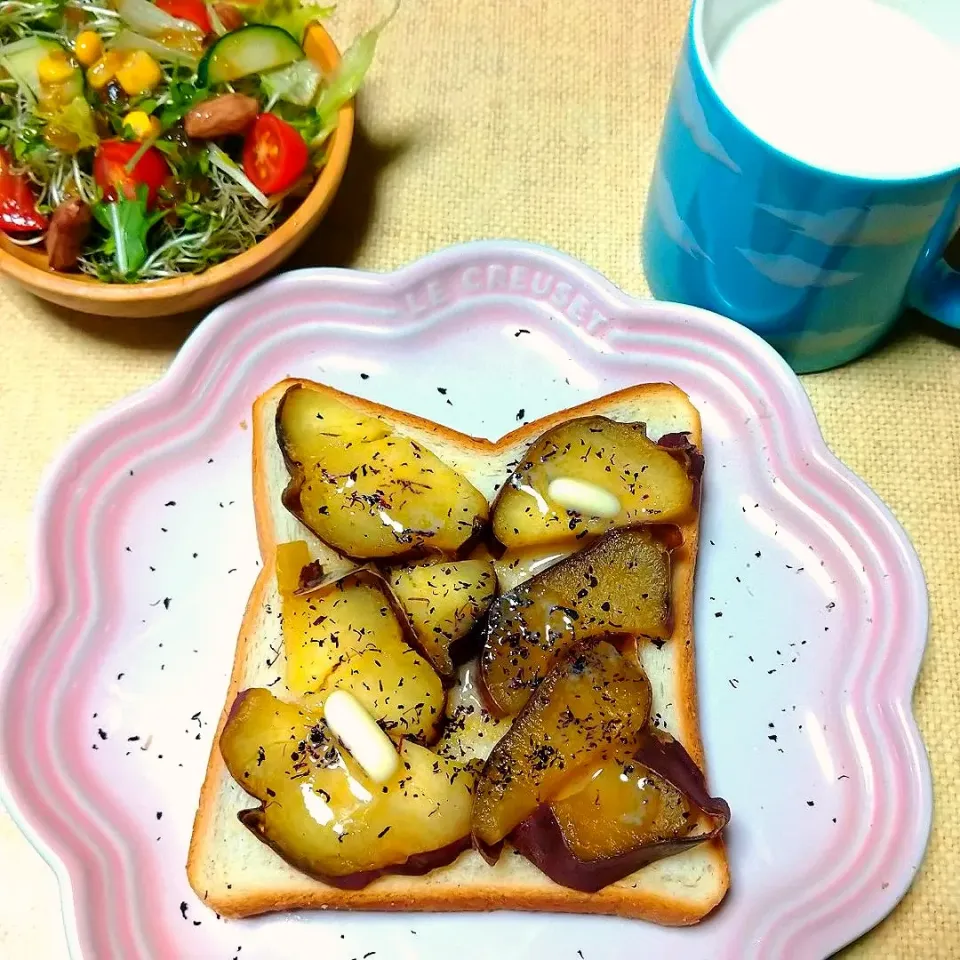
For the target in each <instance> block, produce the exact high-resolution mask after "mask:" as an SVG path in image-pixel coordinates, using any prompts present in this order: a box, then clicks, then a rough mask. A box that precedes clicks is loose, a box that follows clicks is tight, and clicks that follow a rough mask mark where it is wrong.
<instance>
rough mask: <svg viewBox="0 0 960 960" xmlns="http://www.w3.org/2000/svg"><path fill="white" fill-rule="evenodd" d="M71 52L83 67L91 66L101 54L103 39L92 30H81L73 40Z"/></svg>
mask: <svg viewBox="0 0 960 960" xmlns="http://www.w3.org/2000/svg"><path fill="white" fill-rule="evenodd" d="M73 52H74V54H75V55H76V57H77V59H78V60H79V61H80V63H81V64H83V66H85V67H92V66H93V65H94V64H95V63H96V62H97V61H98V60H99V59H100V57H101V56H103V41H102V40H101V39H100V36H99V34H97V33H94V31H93V30H81V31H80V33H78V34H77V39H76V40H74V41H73Z"/></svg>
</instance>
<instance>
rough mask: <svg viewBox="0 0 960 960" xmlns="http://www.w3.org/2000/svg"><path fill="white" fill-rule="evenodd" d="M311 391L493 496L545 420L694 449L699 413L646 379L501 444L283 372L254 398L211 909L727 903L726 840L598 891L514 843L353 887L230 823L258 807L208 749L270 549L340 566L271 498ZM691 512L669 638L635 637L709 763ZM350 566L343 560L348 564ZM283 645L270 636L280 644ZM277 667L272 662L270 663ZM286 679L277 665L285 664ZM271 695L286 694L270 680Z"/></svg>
mask: <svg viewBox="0 0 960 960" xmlns="http://www.w3.org/2000/svg"><path fill="white" fill-rule="evenodd" d="M298 383H299V384H303V385H305V386H309V387H311V388H313V389H317V390H320V391H322V392H324V393H326V394H328V395H329V396H332V397H334V398H336V399H338V400H339V401H341V402H342V403H345V404H347V405H349V406H351V407H353V408H355V409H356V410H358V411H360V412H362V413H365V414H368V415H370V416H374V417H379V418H381V419H383V420H385V421H387V422H388V423H389V424H390V425H391V426H392V427H393V428H394V429H395V430H396V432H398V433H401V434H405V435H408V436H411V437H413V439H415V440H417V442H420V443H423V444H424V445H425V446H427V447H428V448H430V449H432V450H433V451H434V452H435V453H437V455H438V456H440V457H441V459H443V460H445V461H446V462H447V463H449V464H450V465H451V466H453V467H454V468H455V469H458V470H460V471H461V472H462V473H463V474H464V475H466V476H467V478H468V479H470V480H471V482H473V483H474V484H475V485H476V486H477V487H478V488H479V489H481V491H483V492H484V493H486V494H487V495H488V496H490V497H491V499H492V496H491V494H492V489H491V484H490V483H489V482H487V483H486V484H484V483H483V479H484V477H483V476H482V474H483V473H484V472H486V473H487V474H488V475H495V476H497V477H498V478H499V479H500V480H502V478H503V477H504V476H506V473H507V470H506V464H507V462H508V461H509V460H511V459H513V458H514V457H515V456H516V455H517V454H518V453H519V452H520V451H522V450H524V449H525V448H526V447H527V445H529V443H531V442H532V441H533V440H535V439H536V438H537V437H538V436H539V435H540V434H542V433H543V432H544V431H545V430H547V429H549V428H550V427H552V426H555V425H557V424H560V423H563V422H564V421H566V420H569V419H571V418H573V417H581V416H589V415H606V416H611V417H612V418H613V419H620V420H633V421H637V420H644V421H646V422H647V423H648V424H649V425H650V426H651V429H650V433H651V436H652V437H654V438H655V439H656V438H658V437H659V436H662V435H663V434H664V433H668V432H673V431H674V430H686V431H687V432H689V433H690V435H691V439H692V441H693V442H694V443H695V444H696V445H697V447H698V448H700V449H702V448H703V444H702V439H703V438H702V433H701V426H700V417H699V414H698V413H697V411H696V409H695V408H694V407H693V405H692V404H691V403H690V401H689V398H688V397H687V396H686V394H685V393H683V391H681V390H680V389H679V388H678V387H676V386H674V385H672V384H664V383H656V384H641V385H638V386H635V387H629V388H627V389H625V390H620V391H618V392H616V393H612V394H608V395H606V396H604V397H601V398H599V399H597V400H593V401H590V402H587V403H583V404H580V405H578V406H575V407H571V408H569V409H567V410H563V411H560V412H558V413H555V414H551V415H550V416H547V417H544V418H541V419H540V420H537V421H534V422H532V423H529V424H526V425H524V426H523V427H520V428H518V429H516V430H513V431H512V432H510V433H508V434H507V435H506V436H504V437H501V438H500V439H499V440H496V441H491V440H487V439H483V438H479V437H472V436H468V435H466V434H462V433H459V432H457V431H455V430H452V429H450V428H448V427H444V426H442V425H440V424H437V423H434V422H432V421H428V420H424V419H422V418H420V417H416V416H413V415H412V414H409V413H405V412H402V411H398V410H393V409H391V408H390V407H386V406H383V405H381V404H378V403H374V402H372V401H369V400H364V399H361V398H359V397H354V396H352V395H350V394H346V393H342V392H341V391H338V390H335V389H333V388H332V387H328V386H325V385H321V384H316V383H312V382H311V381H307V380H293V379H289V380H284V381H282V382H281V383H278V384H276V385H275V386H274V387H272V388H271V389H270V390H268V391H267V392H266V393H264V394H262V395H261V396H260V397H258V398H257V400H256V402H255V403H254V409H253V494H254V508H255V515H256V523H257V536H258V541H259V546H260V553H261V556H262V559H263V565H262V569H261V572H260V575H259V577H258V578H257V581H256V583H255V585H254V587H253V590H252V591H251V594H250V598H249V600H248V602H247V606H246V610H245V612H244V617H243V621H242V624H241V628H240V635H239V639H238V642H237V648H236V655H235V658H234V664H233V671H232V674H231V677H230V685H229V689H228V691H227V696H226V700H225V704H224V708H223V712H222V714H221V716H220V720H219V723H218V725H217V731H216V735H215V737H214V740H213V745H212V749H211V753H210V760H209V763H208V766H207V772H206V776H205V778H204V782H203V787H202V789H201V794H200V802H199V806H198V810H197V815H196V819H195V822H194V828H193V835H192V838H191V842H190V850H189V854H188V860H187V875H188V878H189V880H190V884H191V886H192V887H193V889H194V890H195V891H196V893H197V895H198V896H200V897H201V898H202V899H203V900H204V901H205V902H206V903H207V905H208V906H210V907H211V908H212V909H214V910H216V911H217V912H218V913H220V914H222V915H224V916H230V917H245V916H253V915H256V914H261V913H267V912H271V911H277V910H291V909H303V908H307V909H310V908H313V909H318V908H322V909H330V908H333V909H348V910H382V911H479V910H496V909H509V910H536V911H554V912H563V913H596V914H613V915H616V916H622V917H635V918H641V919H645V920H651V921H654V922H656V923H661V924H667V925H685V924H690V923H696V922H697V921H698V920H701V919H702V918H703V917H704V916H706V915H707V914H708V913H709V912H710V911H711V910H713V909H714V908H715V907H716V906H717V904H719V903H720V901H721V900H722V899H723V897H724V895H725V894H726V892H727V889H728V887H729V883H730V876H729V866H728V862H727V857H726V854H725V851H724V847H723V843H722V841H721V840H720V839H719V838H717V839H714V840H711V841H708V842H706V843H702V844H698V845H696V846H694V847H691V848H689V849H688V850H686V851H684V852H683V853H680V854H678V855H676V856H673V857H668V858H666V859H664V860H660V861H657V862H655V863H653V864H651V865H649V866H647V867H645V868H644V869H642V870H640V871H638V872H637V873H635V874H633V875H631V876H630V877H626V878H625V879H623V880H621V881H619V882H618V883H615V884H611V885H610V886H608V887H606V888H604V889H603V890H600V891H599V892H597V893H592V894H588V893H581V892H579V891H576V890H570V889H568V888H566V887H561V886H559V885H558V884H555V883H553V882H552V881H551V880H549V879H547V878H546V877H545V876H544V875H543V874H541V873H540V872H539V871H538V870H537V869H536V868H535V867H534V866H533V865H532V864H530V863H529V862H528V861H526V860H525V859H524V858H523V857H521V856H519V855H518V854H516V853H515V851H512V850H509V849H508V850H507V851H506V852H505V854H504V856H503V857H502V858H501V860H500V862H499V863H498V864H497V865H496V866H495V867H489V866H487V865H486V863H485V862H484V861H483V860H482V859H481V858H480V856H479V855H478V854H477V853H475V852H474V851H467V852H465V853H463V854H462V855H461V856H460V857H459V858H458V859H457V860H456V861H455V862H454V863H452V864H450V865H449V866H447V867H443V868H441V869H438V870H434V871H432V872H431V873H429V874H427V875H426V876H424V877H402V876H385V877H383V878H381V879H378V880H376V881H375V882H373V883H372V884H370V885H369V886H367V887H365V888H364V889H362V890H353V891H351V890H340V889H337V888H335V887H330V886H328V885H326V884H323V883H320V882H319V881H316V880H313V879H312V878H310V877H307V876H305V875H304V874H301V873H300V872H299V871H297V870H295V869H294V868H293V867H291V866H289V865H288V864H286V863H285V862H284V861H283V860H281V859H280V858H279V857H277V856H276V855H275V854H274V853H273V852H272V851H270V850H269V849H268V848H267V847H266V845H264V844H262V843H261V842H260V841H259V840H257V839H256V838H255V837H253V836H252V835H251V834H249V833H248V832H247V831H246V829H245V828H244V827H242V825H240V824H239V821H238V820H237V817H236V814H237V812H239V810H241V809H245V808H248V807H250V806H252V805H254V804H255V801H254V800H253V798H251V797H249V796H248V795H247V794H245V793H244V792H243V791H242V790H241V788H240V787H239V786H238V785H237V784H235V783H234V781H233V780H232V778H231V777H230V775H229V773H228V772H227V770H226V766H225V764H224V762H223V759H222V758H221V756H220V751H219V749H218V747H217V744H218V743H219V739H220V734H221V732H222V730H223V727H224V724H225V723H226V719H227V715H228V713H229V709H230V706H231V704H232V703H233V700H234V698H235V697H236V695H237V694H238V693H239V692H240V691H241V690H242V689H244V688H246V687H249V686H256V685H263V684H265V683H266V682H268V681H267V680H265V679H264V666H263V664H264V662H265V661H264V658H263V657H261V656H260V654H261V653H263V652H264V651H267V652H268V653H269V650H268V647H267V644H268V643H269V642H270V639H271V636H272V634H271V631H272V632H273V634H276V635H279V630H278V629H277V627H276V626H275V623H276V621H275V615H274V614H271V610H272V606H271V604H272V603H277V602H278V598H277V597H276V587H275V576H274V558H275V552H276V546H277V544H278V543H281V542H284V541H285V540H289V539H305V540H306V541H307V542H308V544H309V545H310V548H311V551H312V555H313V556H314V557H316V558H318V559H320V560H321V562H323V563H325V564H329V563H332V564H336V563H337V562H339V561H340V560H341V558H339V557H337V555H336V554H334V553H333V552H332V551H331V550H330V548H329V547H327V546H326V545H325V544H323V543H322V542H321V541H319V540H318V539H317V538H316V537H315V536H313V534H311V533H310V531H308V530H307V529H306V528H305V527H303V526H302V525H301V524H300V523H299V522H298V521H296V520H295V519H294V518H292V517H291V516H290V515H289V514H288V513H287V512H286V511H285V510H284V509H283V508H282V506H281V504H280V493H281V491H282V484H283V482H285V479H286V472H285V470H282V472H281V466H280V465H282V461H281V460H280V458H279V451H278V450H277V449H276V447H277V444H276V431H275V412H276V408H277V405H278V404H279V401H280V398H281V397H282V396H283V394H284V393H285V392H286V390H287V389H288V388H289V387H290V386H293V385H294V384H298ZM698 528H699V524H698V520H697V519H695V520H693V521H692V522H690V523H687V524H685V525H684V526H683V528H682V529H683V536H684V543H683V546H682V547H681V548H680V549H679V550H677V551H675V552H674V557H673V559H674V562H673V569H672V578H673V582H672V596H673V607H674V618H675V622H674V632H673V635H672V637H671V640H670V641H669V642H668V643H666V644H664V645H663V646H662V648H659V649H658V648H657V647H655V646H654V645H652V644H644V645H642V647H641V648H640V651H639V652H640V654H641V660H642V662H643V665H644V667H645V668H646V670H647V673H648V675H650V677H651V680H652V682H653V685H654V712H655V713H656V714H658V715H659V716H660V720H659V721H658V722H659V723H660V725H661V726H662V727H664V728H665V729H668V730H669V731H670V732H671V733H672V734H673V735H674V736H675V737H677V739H679V740H680V741H681V742H682V743H683V745H684V746H685V748H686V749H687V751H688V753H689V754H690V755H691V757H693V759H694V760H695V761H696V763H697V764H698V765H699V766H700V767H701V769H705V765H704V753H703V745H702V741H701V737H700V729H699V721H698V713H697V695H696V671H695V658H694V644H693V622H692V620H693V583H694V569H695V564H696V556H697V547H698V533H699V529H698ZM345 566H346V564H345ZM278 646H279V644H278ZM273 672H274V673H276V668H275V667H274V670H273ZM281 673H282V671H281ZM277 692H279V693H281V694H282V692H283V688H282V687H279V688H278V689H277Z"/></svg>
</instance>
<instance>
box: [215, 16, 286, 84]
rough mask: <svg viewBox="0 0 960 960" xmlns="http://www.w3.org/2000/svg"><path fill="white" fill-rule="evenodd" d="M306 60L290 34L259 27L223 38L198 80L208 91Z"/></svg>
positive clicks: (242, 30) (276, 29)
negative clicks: (220, 85) (223, 84)
mask: <svg viewBox="0 0 960 960" xmlns="http://www.w3.org/2000/svg"><path fill="white" fill-rule="evenodd" d="M303 58H304V52H303V50H302V49H301V47H300V44H299V43H297V41H296V40H295V39H294V38H293V37H292V36H290V34H289V33H287V31H286V30H281V29H280V27H268V26H265V25H264V24H259V23H255V24H251V25H250V26H247V27H241V28H240V29H239V30H231V31H230V33H228V34H226V35H225V36H222V37H221V38H220V39H219V40H218V41H217V42H216V43H215V44H214V45H213V46H212V47H211V48H210V49H209V50H208V51H207V53H206V55H205V56H204V58H203V59H202V60H201V61H200V66H199V67H198V68H197V79H198V80H199V82H200V84H201V85H202V86H205V87H209V86H214V85H215V84H218V83H230V82H231V81H232V80H239V79H240V78H241V77H246V76H249V75H250V74H251V73H262V72H263V71H264V70H273V69H275V68H276V67H285V66H286V65H287V64H288V63H293V62H294V61H295V60H302V59H303Z"/></svg>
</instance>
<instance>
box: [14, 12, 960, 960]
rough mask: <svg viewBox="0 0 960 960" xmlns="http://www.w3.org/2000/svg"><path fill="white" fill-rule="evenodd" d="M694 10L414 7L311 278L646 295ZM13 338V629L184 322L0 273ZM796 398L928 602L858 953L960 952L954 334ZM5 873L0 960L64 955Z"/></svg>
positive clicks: (21, 874) (384, 69)
mask: <svg viewBox="0 0 960 960" xmlns="http://www.w3.org/2000/svg"><path fill="white" fill-rule="evenodd" d="M383 3H384V4H385V3H386V0H383ZM343 6H344V7H347V8H349V9H348V10H345V11H343V13H342V15H339V19H338V20H335V22H334V27H335V31H334V32H335V34H336V35H337V36H339V37H340V38H342V39H348V38H349V37H351V36H352V35H353V33H354V31H355V30H356V29H357V28H358V27H359V26H360V25H361V24H365V23H369V22H371V20H372V19H373V17H374V15H375V10H376V9H377V8H376V7H375V6H374V4H373V3H372V2H371V0H343ZM686 6H687V4H686V2H685V0H633V2H628V0H604V2H598V0H512V2H509V3H506V2H498V0H475V2H473V3H460V2H457V0H405V6H404V8H403V10H402V11H401V13H400V15H399V17H398V18H397V20H396V21H395V22H394V24H393V25H392V26H391V27H390V30H389V31H388V32H387V34H386V35H385V37H384V39H383V43H382V47H381V50H380V57H379V62H378V65H377V67H376V69H375V72H374V75H373V77H372V78H371V81H370V83H369V85H368V87H367V89H366V91H365V92H364V96H363V100H362V104H361V108H360V119H361V128H360V131H359V134H358V137H357V140H356V144H355V148H354V153H353V156H352V158H351V161H350V166H349V169H348V173H347V177H346V180H345V183H344V185H343V188H342V190H341V194H340V197H339V199H338V201H337V203H336V205H335V207H334V209H333V210H332V212H331V214H330V215H329V216H328V218H327V220H326V221H325V223H324V224H323V225H322V226H321V228H320V230H319V232H318V233H317V235H316V237H315V238H314V239H312V240H311V241H309V242H308V249H307V250H306V251H305V252H304V253H303V254H302V255H301V256H300V258H299V260H298V263H299V264H300V265H305V264H311V263H323V264H328V263H334V264H350V265H357V266H361V267H368V268H374V269H381V268H388V267H392V266H395V265H397V264H400V263H403V262H404V261H407V260H410V259H412V258H414V257H417V256H419V255H421V254H423V253H426V252H427V251H430V250H433V249H435V248H436V247H439V246H443V245H446V244H450V243H455V242H458V241H461V240H468V239H473V238H477V237H520V238H524V239H528V240H535V241H540V242H543V243H546V244H551V245H553V246H556V247H559V248H561V249H563V250H566V251H568V252H570V253H572V254H574V255H575V256H577V257H580V258H582V259H583V260H585V261H586V262H587V263H590V264H592V265H593V266H595V267H597V268H598V269H599V270H601V271H602V272H603V273H605V274H606V275H607V276H609V277H610V278H612V279H613V280H614V281H615V282H617V283H618V284H620V285H621V286H623V287H624V288H626V289H627V290H630V291H634V292H643V291H645V284H644V281H643V277H642V275H641V272H640V267H639V264H638V257H637V237H638V228H639V224H640V218H641V213H642V210H643V205H644V198H645V193H646V186H647V182H648V179H649V176H650V168H651V163H652V161H653V156H654V150H655V147H656V141H657V136H658V133H659V123H660V118H661V115H662V111H663V107H664V104H665V102H666V97H667V91H668V87H669V80H670V74H671V71H672V65H673V61H674V57H675V53H676V50H677V47H678V43H679V40H680V36H681V34H682V31H683V25H684V21H685V17H686ZM380 9H382V7H380ZM0 324H2V342H3V349H2V350H0V414H2V415H0V451H2V453H0V492H2V496H0V532H2V536H0V624H2V627H3V629H6V628H7V627H8V625H9V624H10V623H11V619H12V618H13V617H14V616H15V613H16V610H17V608H18V607H19V605H20V604H21V603H22V601H23V598H24V596H25V591H26V587H27V583H26V575H25V570H24V553H25V548H26V537H27V532H28V526H29V518H30V512H31V502H32V498H33V495H34V491H35V489H36V486H37V481H38V478H39V475H40V472H41V470H42V468H43V466H44V465H45V464H46V463H47V461H48V460H49V459H50V458H51V457H53V456H54V455H55V454H56V453H57V451H58V450H59V449H60V448H61V446H62V445H63V443H64V440H65V439H66V438H67V437H68V436H69V435H70V434H71V433H72V432H73V430H74V429H75V428H76V427H78V426H79V425H80V424H81V423H83V422H84V421H85V420H86V419H88V418H89V417H90V416H91V414H93V413H94V412H95V411H97V410H100V409H102V408H103V407H105V406H107V405H108V404H109V403H111V402H112V401H114V400H115V399H117V398H118V397H121V396H123V395H124V394H126V393H129V392H130V391H132V390H134V389H136V388H137V387H140V386H142V385H144V384H147V383H150V382H151V381H153V380H155V379H156V378H157V377H158V376H159V375H160V374H161V372H162V371H163V370H164V368H165V367H166V365H167V363H168V362H169V360H170V358H171V357H172V355H173V353H174V351H175V350H176V349H177V347H178V346H179V344H180V343H181V342H182V339H183V337H184V336H185V334H186V333H187V332H188V330H189V329H190V326H191V320H190V319H189V318H176V319H171V320H166V321H163V320H161V321H149V322H148V321H143V322H138V321H122V320H104V319H98V318H90V317H85V316H80V315H77V314H71V313H67V312H65V311H62V310H56V309H53V308H50V307H48V306H46V305H44V304H43V303H41V302H40V301H37V300H34V299H32V298H30V297H29V296H27V295H25V294H23V293H21V292H20V291H19V290H18V289H16V288H15V287H13V286H12V285H11V284H10V283H8V282H6V281H0ZM805 386H806V388H807V390H808V391H809V392H810V395H811V397H812V398H813V402H814V404H815V406H816V408H817V412H818V414H819V416H820V422H821V424H822V426H823V431H824V433H825V435H826V437H827V440H828V442H829V443H830V445H831V446H832V447H833V449H834V450H835V451H836V452H837V453H838V454H839V455H840V457H841V458H842V459H843V460H844V461H845V462H846V463H847V464H849V465H850V466H851V467H852V468H853V469H854V470H855V471H856V472H857V473H859V474H860V475H861V476H863V477H864V478H866V479H867V480H868V481H869V482H870V483H871V484H872V485H873V487H874V489H875V490H876V491H877V492H878V493H879V494H880V496H882V497H883V498H884V499H885V500H886V501H887V503H888V504H890V506H891V507H892V508H893V510H894V512H895V513H896V514H897V516H898V517H899V518H900V520H901V521H902V522H903V523H904V524H905V526H906V527H907V529H908V531H909V532H910V534H911V536H912V537H913V539H914V542H915V543H916V544H917V547H918V549H919V551H920V555H921V557H922V559H923V563H924V566H925V569H926V572H927V577H928V580H929V584H930V594H931V599H932V607H933V629H932V632H931V636H930V646H929V651H928V654H927V658H926V662H925V665H924V669H923V673H922V677H921V682H920V686H919V689H918V691H917V695H916V702H915V705H916V711H917V714H918V716H919V720H920V724H921V726H922V728H923V732H924V735H925V737H926V742H927V744H928V747H929V750H930V754H931V758H932V761H933V769H934V775H935V777H936V788H937V809H936V821H935V826H934V831H933V838H932V840H931V844H930V849H929V853H928V855H927V859H926V863H925V865H924V867H923V870H922V871H921V874H920V877H919V879H918V880H917V882H916V884H915V886H914V888H913V890H912V891H911V893H910V894H909V895H908V896H907V898H906V900H905V901H904V902H903V904H902V905H901V906H900V907H899V908H898V909H897V911H896V912H895V913H894V914H893V916H892V917H891V918H890V919H889V920H887V921H886V922H885V923H884V924H882V925H881V926H880V927H879V928H878V929H877V930H876V931H874V932H873V933H872V934H870V935H869V936H868V937H866V938H865V939H864V940H862V941H861V942H860V943H859V944H857V945H856V946H854V947H852V948H850V950H849V951H848V953H847V954H846V955H845V956H849V957H851V958H852V957H857V958H859V957H891V958H904V960H908V958H910V960H912V958H914V957H917V956H924V957H927V958H939V957H943V958H947V957H957V956H960V880H958V864H960V772H958V771H960V683H958V682H957V677H958V676H960V627H958V620H960V574H958V571H960V547H958V544H960V509H958V506H957V491H956V474H957V468H958V464H960V418H958V412H960V338H957V337H954V338H951V337H950V336H948V335H946V334H942V333H940V332H939V331H937V330H936V329H935V328H934V326H933V325H932V324H930V323H928V322H926V321H922V320H917V319H914V320H909V321H907V322H905V323H904V324H903V327H902V329H901V330H900V331H899V332H898V334H897V335H896V336H895V337H894V338H893V339H892V341H891V342H890V343H889V344H888V345H886V346H885V347H884V348H883V349H881V350H879V351H878V352H877V353H876V354H874V355H873V356H872V357H870V358H869V359H867V360H864V361H861V362H859V363H856V364H853V365H852V366H850V367H848V368H846V369H842V370H837V371H833V372H831V373H826V374H820V375H817V376H812V377H807V378H806V379H805ZM881 789H882V787H881ZM0 864H3V868H4V873H5V882H3V883H2V887H3V890H4V895H3V897H0V956H3V957H5V958H11V960H19V958H28V957H29V958H30V960H35V958H38V957H46V956H50V957H57V958H62V957H65V956H66V953H65V946H64V940H63V934H62V932H61V928H60V923H59V919H58V916H59V913H58V906H57V895H56V888H55V883H54V881H53V877H52V874H51V873H50V872H49V870H48V869H47V868H46V867H45V866H44V865H43V863H42V861H40V859H39V857H37V856H36V855H35V854H34V853H33V852H32V851H31V850H30V848H29V847H28V845H27V843H26V841H25V840H24V839H23V838H22V837H20V835H19V834H18V833H17V831H16V829H15V828H14V827H13V825H12V823H11V821H10V820H9V818H8V817H6V815H4V814H2V813H0ZM98 960H99V958H98ZM104 960H106V958H104Z"/></svg>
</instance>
